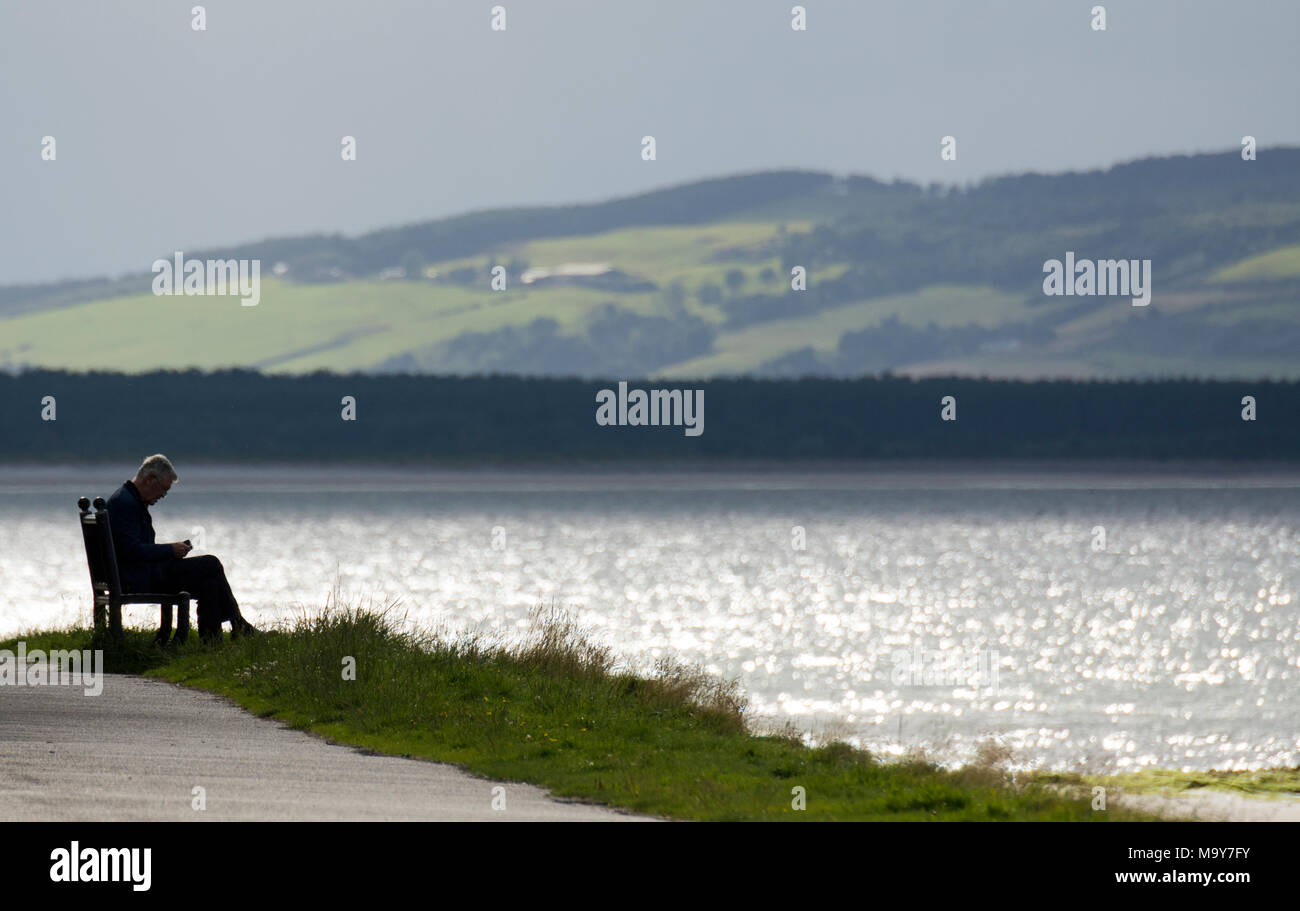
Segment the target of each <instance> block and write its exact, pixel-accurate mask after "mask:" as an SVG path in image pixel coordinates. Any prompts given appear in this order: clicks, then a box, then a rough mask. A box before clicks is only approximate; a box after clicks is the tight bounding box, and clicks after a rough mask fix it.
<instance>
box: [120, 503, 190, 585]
mask: <svg viewBox="0 0 1300 911" xmlns="http://www.w3.org/2000/svg"><path fill="white" fill-rule="evenodd" d="M105 508H106V509H107V510H108V527H109V528H110V529H112V532H113V550H114V552H115V553H116V554H117V575H118V578H119V579H120V580H121V582H122V591H124V592H148V591H151V590H152V589H151V588H150V586H151V585H152V584H153V578H154V572H153V571H154V567H156V566H157V565H158V564H160V563H162V562H165V561H167V560H174V559H176V554H175V552H174V551H173V550H172V548H171V545H170V544H155V543H154V533H153V519H152V518H151V517H150V516H149V507H148V506H146V505H145V503H144V500H143V499H142V498H141V496H140V491H139V490H137V489H136V486H135V485H134V484H132V483H131V482H130V481H127V482H126V483H125V484H123V485H122V486H121V487H119V488H118V489H117V490H116V491H114V492H113V495H112V496H111V497H109V498H108V503H107V504H106V506H105Z"/></svg>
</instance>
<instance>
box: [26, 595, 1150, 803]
mask: <svg viewBox="0 0 1300 911" xmlns="http://www.w3.org/2000/svg"><path fill="white" fill-rule="evenodd" d="M21 638H22V640H23V641H25V642H26V643H27V648H28V650H29V651H30V650H32V649H36V648H41V649H51V648H69V649H71V648H76V649H83V648H104V651H105V664H106V666H107V668H106V669H107V670H108V671H110V672H118V673H144V674H148V675H151V676H158V677H163V678H165V679H167V680H171V681H173V682H175V683H179V684H184V685H186V686H191V687H197V688H200V689H204V690H208V691H211V692H215V693H219V694H221V695H223V696H226V697H228V698H230V699H232V700H233V701H235V702H236V703H238V704H239V705H241V706H243V707H244V708H246V709H249V710H250V711H252V712H255V713H257V714H259V715H263V716H267V717H272V718H276V719H278V720H281V721H283V722H285V723H287V724H289V725H291V726H293V727H295V728H300V729H303V730H307V731H311V732H313V733H316V734H319V735H322V736H324V737H326V738H329V739H331V740H334V741H337V742H340V743H345V744H352V745H355V746H360V747H366V748H369V749H372V750H375V751H377V752H380V753H387V754H391V755H396V756H409V757H415V758H420V759H429V760H437V761H441V762H451V763H455V764H457V765H459V766H462V767H464V768H465V769H468V770H469V771H472V772H474V773H477V774H479V775H483V776H487V777H491V778H500V779H508V780H516V781H523V782H529V783H532V784H536V785H541V786H543V787H546V788H549V789H550V790H551V791H552V792H554V793H555V794H556V795H558V796H562V797H568V798H577V799H582V800H587V801H591V802H594V803H601V804H606V805H609V806H614V807H622V808H626V809H629V810H634V811H637V812H641V813H647V814H654V815H657V816H663V817H671V818H676V819H693V820H796V821H797V820H980V821H991V820H1055V821H1070V820H1079V821H1083V820H1133V819H1149V818H1152V817H1150V816H1149V815H1145V814H1140V813H1136V812H1131V811H1127V810H1121V809H1116V808H1112V809H1110V810H1108V811H1106V812H1093V811H1092V810H1091V808H1090V805H1089V801H1088V800H1086V799H1084V798H1083V797H1079V796H1072V795H1071V794H1069V793H1066V792H1064V791H1063V790H1062V789H1061V788H1059V787H1053V786H1052V785H1051V784H1050V783H1044V782H1041V781H1038V780H1035V779H1034V778H1033V777H1032V776H1020V777H1016V776H1013V775H1011V774H1010V773H1007V772H1005V771H1003V770H1002V768H1001V767H1000V759H1001V758H1002V757H1000V756H998V755H996V751H990V752H989V754H988V755H989V757H990V758H989V760H988V761H985V762H982V763H977V764H975V765H973V766H969V767H967V768H963V769H958V770H946V769H942V768H939V767H938V766H936V765H933V764H931V763H928V762H925V761H921V760H912V761H904V762H883V761H880V760H878V759H877V758H875V757H874V756H872V755H871V754H870V753H868V752H866V751H863V750H859V749H855V748H853V747H851V746H849V745H848V744H845V743H830V744H826V745H823V746H813V747H810V746H807V745H805V744H804V743H803V742H802V740H801V738H800V737H799V736H798V735H797V734H796V733H795V732H793V731H785V732H780V733H767V734H763V733H757V732H755V731H753V730H751V729H750V725H748V724H747V723H746V716H745V711H744V709H745V704H744V700H743V698H742V697H741V695H740V693H739V691H738V688H737V685H736V684H735V683H734V682H726V681H720V680H718V679H716V678H714V677H711V676H709V675H707V674H705V673H704V672H702V671H700V670H698V669H695V668H691V667H688V666H685V665H682V664H679V663H677V662H674V661H671V660H667V661H661V662H660V663H659V664H658V665H657V667H656V668H655V670H654V672H653V673H652V674H648V675H644V676H642V675H637V674H634V673H630V672H623V671H619V670H617V669H616V668H615V664H614V657H613V655H612V653H611V652H610V651H609V650H608V649H606V648H604V647H602V646H600V645H597V644H594V643H593V642H592V641H591V640H590V639H589V638H588V637H587V636H586V635H585V633H584V632H583V631H582V630H580V629H578V628H577V627H576V626H575V625H574V624H573V622H572V621H571V620H569V619H568V618H566V617H564V616H563V615H561V614H557V613H555V612H550V613H542V614H539V615H538V616H537V618H536V619H535V622H534V626H533V629H532V631H531V633H530V635H529V637H528V638H527V639H526V640H525V641H524V642H523V643H522V644H518V645H513V646H506V645H502V644H499V643H491V642H488V641H486V640H484V639H481V638H473V637H470V638H456V639H452V638H447V637H439V636H433V635H420V634H412V633H407V632H401V631H399V630H398V628H397V626H396V624H395V623H394V622H392V619H391V617H390V615H389V614H387V613H383V612H380V613H376V612H370V611H363V610H353V609H339V608H334V609H331V610H327V611H326V612H324V613H323V614H321V615H319V616H314V617H311V618H304V619H300V620H298V621H297V622H296V623H294V624H292V625H291V626H288V627H286V628H285V629H282V630H275V631H269V632H267V633H264V634H263V635H261V636H257V637H254V638H251V639H240V640H238V641H229V640H228V641H226V642H224V643H223V644H222V645H220V646H218V647H207V646H203V645H201V644H199V643H198V642H196V641H194V639H195V637H193V636H192V637H191V642H190V644H187V645H185V646H183V647H181V648H178V649H174V650H163V649H159V648H157V647H155V646H154V645H153V644H152V634H151V633H150V632H147V631H139V630H128V631H127V638H126V642H125V644H124V646H121V647H117V648H109V647H107V645H106V644H105V643H103V642H97V641H95V640H94V637H93V634H92V632H91V631H90V630H88V629H84V628H82V629H69V630H62V631H57V632H44V633H33V634H29V635H25V636H22V637H21ZM17 641H18V640H17V639H14V640H10V641H9V642H5V643H0V648H10V649H13V648H14V647H15V643H16V642H17ZM348 659H352V661H349V660H348ZM350 666H352V667H355V679H348V678H349V676H350V675H349V674H348V673H347V672H346V671H347V670H348V668H349V667H350ZM798 788H802V789H803V790H802V794H803V796H804V801H805V806H806V809H802V810H800V809H795V808H794V805H795V800H796V794H797V793H798V792H797V791H796V789H798Z"/></svg>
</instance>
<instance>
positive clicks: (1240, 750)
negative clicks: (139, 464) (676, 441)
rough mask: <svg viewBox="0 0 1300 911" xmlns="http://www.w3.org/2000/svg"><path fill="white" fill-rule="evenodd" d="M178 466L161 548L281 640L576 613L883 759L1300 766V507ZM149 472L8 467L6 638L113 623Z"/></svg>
mask: <svg viewBox="0 0 1300 911" xmlns="http://www.w3.org/2000/svg"><path fill="white" fill-rule="evenodd" d="M178 467H180V470H181V483H180V484H179V485H178V486H177V487H176V489H175V490H174V491H173V493H172V494H171V495H170V496H168V498H167V499H165V500H164V501H163V502H162V503H160V504H158V505H157V506H155V507H153V509H152V511H153V514H154V524H155V526H156V528H157V531H158V540H159V541H171V540H177V539H183V538H192V539H195V540H196V541H197V539H198V535H199V534H200V532H199V528H200V527H201V528H202V537H203V542H204V547H203V548H202V549H201V550H198V551H196V553H205V552H206V553H215V554H217V555H218V556H220V557H221V558H222V560H223V562H224V563H225V566H226V571H227V574H228V576H229V577H230V579H231V582H232V585H233V587H234V590H235V594H236V596H237V597H238V598H239V601H240V603H241V606H242V607H243V610H244V613H245V615H247V616H249V617H250V618H251V619H252V620H253V621H254V622H255V623H261V624H265V623H273V622H275V621H276V620H277V619H283V618H285V617H286V616H289V615H292V613H293V612H294V611H302V610H309V611H310V610H318V609H320V608H321V607H322V606H323V605H324V604H325V602H326V599H327V597H328V595H329V593H330V591H331V589H333V588H335V587H336V586H337V587H338V588H339V589H340V590H341V593H342V595H343V598H344V600H346V601H348V602H350V603H357V604H366V603H373V604H375V605H376V606H382V605H383V604H385V603H388V602H390V601H392V600H394V599H400V602H401V610H403V611H405V612H406V615H407V619H408V622H410V623H413V624H417V625H421V626H426V627H444V628H450V629H453V630H483V631H493V632H495V633H497V634H499V635H504V636H516V635H519V634H520V633H521V632H522V630H524V629H526V627H527V624H528V619H529V612H530V610H531V609H533V608H535V607H538V606H539V605H547V606H549V605H552V604H554V605H558V606H560V607H562V608H566V609H568V610H570V611H572V612H573V613H574V614H576V615H577V618H578V619H579V621H580V622H581V623H583V624H585V625H586V626H588V627H589V628H591V629H592V630H593V632H594V634H595V636H596V637H597V638H598V639H600V640H602V641H604V642H605V643H607V644H609V645H611V646H613V647H614V649H615V650H616V652H618V653H619V654H620V655H621V656H622V657H623V658H624V659H625V660H626V661H627V662H628V663H629V664H632V665H634V666H638V667H645V666H648V665H649V664H650V663H651V662H653V660H654V658H656V657H658V656H661V655H666V654H671V655H674V656H676V657H678V658H681V659H684V660H686V661H691V662H696V663H699V664H701V665H704V666H705V667H707V668H708V669H709V670H711V671H713V672H715V673H718V674H721V675H725V676H729V677H738V678H739V679H740V681H741V684H742V686H743V688H744V689H745V691H746V692H747V694H748V696H749V698H750V704H751V709H750V710H751V711H753V712H755V713H756V714H758V715H760V716H767V717H770V718H775V719H777V720H782V721H783V720H786V719H790V720H792V721H794V722H795V723H796V724H798V725H799V726H800V727H801V728H803V729H805V730H810V731H813V732H814V733H817V732H822V733H827V732H829V733H834V734H836V735H848V736H849V737H850V738H851V739H856V740H857V741H858V742H860V743H862V744H864V745H866V746H868V747H870V748H873V749H876V750H880V751H883V752H890V753H900V752H903V751H905V750H907V749H909V748H912V747H917V746H920V747H923V748H925V749H926V750H927V751H929V752H930V753H931V754H932V755H937V756H938V757H940V758H941V759H943V760H945V761H952V762H956V761H961V760H963V759H965V758H968V757H969V756H970V754H971V753H972V751H973V749H974V747H975V745H976V744H978V743H979V742H980V741H981V740H985V739H990V738H995V739H997V740H999V741H1000V742H1003V743H1005V744H1007V745H1009V746H1010V747H1012V748H1013V750H1014V751H1015V756H1016V758H1017V760H1018V762H1019V763H1021V764H1025V765H1034V766H1041V767H1054V768H1079V767H1087V768H1091V769H1097V770H1104V769H1126V768H1135V767H1142V766H1148V765H1162V766H1176V767H1186V768H1209V767H1216V768H1244V767H1261V766H1295V765H1297V764H1300V698H1298V697H1297V690H1298V686H1300V632H1297V624H1296V622H1295V608H1296V605H1295V604H1294V603H1293V599H1294V598H1295V597H1296V590H1297V585H1298V584H1300V537H1298V529H1300V484H1296V483H1291V482H1289V481H1287V482H1283V483H1277V484H1276V485H1273V484H1272V483H1270V484H1269V485H1268V486H1259V485H1239V486H1229V487H1226V488H1225V487H1222V486H1220V487H1218V488H1214V487H1210V486H1207V485H1206V483H1205V482H1203V481H1197V482H1188V483H1171V482H1168V481H1167V480H1163V479H1161V478H1159V477H1157V478H1156V479H1155V480H1153V479H1152V478H1151V477H1149V476H1144V477H1134V478H1119V479H1116V478H1113V477H1112V478H1110V479H1107V480H1105V481H1104V482H1102V483H1097V482H1096V480H1095V479H1090V478H1082V479H1080V478H1071V479H1061V478H1055V479H1053V478H1039V479H1037V480H1032V479H1031V480H1030V481H1028V482H1024V481H1022V480H1021V479H1019V478H1018V477H1017V476H1016V475H1014V474H1012V475H1008V476H1005V477H1002V478H990V477H987V476H980V477H969V476H962V475H961V474H960V473H958V474H956V475H953V476H947V477H936V476H933V475H929V476H924V475H908V474H906V473H899V474H897V475H894V476H887V477H882V476H880V475H872V476H861V475H857V476H855V475H836V474H825V473H816V474H808V475H796V474H768V475H755V476H746V477H742V478H734V477H732V478H728V477H722V476H712V477H709V476H688V475H661V476H651V477H649V478H645V477H637V476H635V475H626V476H614V475H608V476H594V477H593V476H583V475H579V474H572V475H563V474H559V475H546V476H534V475H527V474H513V475H511V474H502V475H482V474H465V475H455V474H444V475H440V476H436V477H432V476H431V477H424V476H421V477H414V476H411V477H408V476H404V475H402V474H400V473H389V474H384V473H370V472H365V471H359V472H357V473H356V474H355V475H347V474H341V473H338V472H321V473H317V474H310V473H301V472H283V471H281V472H278V473H277V472H272V471H266V472H258V471H251V472H249V473H247V474H239V473H237V472H221V471H217V470H213V471H209V472H206V473H205V472H202V471H192V472H189V473H187V471H186V469H185V468H184V467H182V466H178ZM119 474H120V475H122V476H123V477H118V475H119ZM126 474H129V469H128V470H127V471H125V472H108V473H107V474H106V473H105V472H104V471H103V469H94V470H91V471H88V472H86V473H83V474H77V473H76V472H75V471H74V472H72V473H70V474H69V473H64V474H59V473H56V474H55V475H54V476H51V477H45V478H36V479H33V478H32V477H30V476H23V475H20V474H15V473H14V472H13V471H12V470H6V473H5V474H4V476H3V479H2V482H0V486H2V487H5V488H6V490H5V491H4V496H3V497H0V604H2V605H3V611H2V612H0V635H12V634H14V633H17V632H20V631H22V630H24V629H29V628H32V627H43V626H48V625H51V624H64V623H71V622H74V621H78V620H81V621H84V620H85V618H87V617H88V615H89V586H88V577H87V574H86V568H85V561H84V558H83V556H82V551H81V543H80V539H79V532H78V530H77V525H76V521H75V508H74V507H73V502H74V500H75V497H76V495H77V494H78V493H82V492H84V493H88V494H94V493H102V494H107V493H108V492H109V491H111V489H112V488H113V487H114V486H116V484H117V483H120V481H121V480H122V479H123V478H124V477H125V475H126ZM1216 483H1217V482H1216ZM796 526H797V527H799V528H802V529H803V538H804V540H803V542H802V543H803V549H800V548H799V546H798V545H799V544H800V541H799V531H798V529H797V528H796ZM1098 526H1101V527H1102V528H1104V533H1105V543H1104V549H1101V550H1097V549H1095V546H1096V545H1098V544H1100V536H1099V535H1097V534H1096V533H1095V531H1094V529H1096V528H1097V527H1098ZM128 617H130V618H133V619H134V621H135V622H138V623H140V624H149V623H152V622H155V618H154V610H153V609H149V608H143V607H137V608H129V609H128Z"/></svg>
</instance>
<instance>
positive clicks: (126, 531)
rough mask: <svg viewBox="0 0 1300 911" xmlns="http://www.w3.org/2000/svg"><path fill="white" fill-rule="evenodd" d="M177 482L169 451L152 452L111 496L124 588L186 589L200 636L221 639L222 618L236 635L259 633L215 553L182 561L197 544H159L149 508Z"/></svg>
mask: <svg viewBox="0 0 1300 911" xmlns="http://www.w3.org/2000/svg"><path fill="white" fill-rule="evenodd" d="M176 480H177V477H176V470H175V469H174V468H172V463H171V462H170V461H168V459H167V457H166V456H165V455H161V454H159V455H151V456H149V458H147V459H145V460H144V462H142V463H141V464H140V469H139V470H138V471H137V472H136V473H135V477H134V478H132V479H131V480H130V481H127V482H126V483H125V484H123V485H122V486H121V487H119V488H118V489H117V490H116V491H115V492H114V493H113V495H112V496H111V497H109V498H108V503H107V506H106V508H107V509H108V515H109V524H110V527H111V528H112V531H113V549H114V551H115V552H116V554H117V571H118V576H119V577H120V579H121V581H122V590H123V591H149V592H159V593H170V594H175V593H177V592H182V591H187V592H189V593H190V594H191V596H193V597H194V598H195V599H196V600H197V601H198V608H199V611H198V612H199V636H200V638H202V639H203V641H205V642H214V641H219V640H220V639H221V623H222V621H225V620H229V621H230V632H231V635H232V636H235V637H238V636H240V635H247V634H250V633H256V632H257V630H256V629H254V628H253V626H252V624H250V623H249V622H248V621H247V620H245V619H244V618H243V616H242V615H241V614H240V613H239V604H238V603H237V602H236V601H235V596H234V594H233V593H232V592H231V591H230V583H229V582H227V581H226V571H225V568H224V567H222V565H221V561H220V560H218V559H217V558H216V557H214V556H212V555H211V554H208V555H204V556H201V557H191V558H190V559H188V560H186V559H183V558H184V557H185V555H186V554H188V553H189V552H190V551H191V550H192V549H193V548H192V547H191V545H190V543H189V542H188V541H178V542H176V543H173V544H155V543H154V531H153V519H152V518H151V517H150V515H149V507H150V506H152V505H153V504H154V503H157V502H158V501H159V500H161V499H162V498H163V497H165V496H167V491H168V490H170V489H171V486H172V484H174V483H175V482H176Z"/></svg>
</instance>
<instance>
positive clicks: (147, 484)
mask: <svg viewBox="0 0 1300 911" xmlns="http://www.w3.org/2000/svg"><path fill="white" fill-rule="evenodd" d="M173 483H174V482H173V481H170V480H167V481H160V480H158V479H157V478H154V477H147V478H145V479H144V483H143V484H142V485H140V496H141V498H143V500H144V503H145V505H146V506H152V505H153V504H155V503H157V502H158V501H159V500H161V499H162V498H163V497H165V496H167V491H169V490H171V489H172V484H173Z"/></svg>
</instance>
